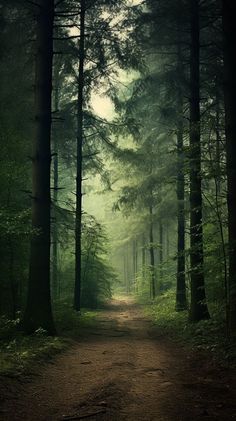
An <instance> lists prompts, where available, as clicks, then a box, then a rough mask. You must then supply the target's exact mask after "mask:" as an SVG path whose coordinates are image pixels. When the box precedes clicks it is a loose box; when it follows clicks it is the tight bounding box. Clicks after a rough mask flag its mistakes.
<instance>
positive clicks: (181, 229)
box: [176, 45, 187, 311]
mask: <svg viewBox="0 0 236 421" xmlns="http://www.w3.org/2000/svg"><path fill="white" fill-rule="evenodd" d="M178 61H179V63H178V73H179V74H181V73H182V72H183V65H182V56H181V46H180V45H179V46H178ZM177 109H178V121H177V160H178V162H177V166H178V167H177V170H178V173H177V201H178V204H177V205H178V211H177V212H178V255H177V285H176V311H183V310H186V308H187V299H186V281H185V204H184V199H185V179H184V152H183V147H184V123H183V113H184V111H183V94H182V89H181V87H178V93H177Z"/></svg>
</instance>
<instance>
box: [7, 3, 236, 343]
mask: <svg viewBox="0 0 236 421" xmlns="http://www.w3.org/2000/svg"><path fill="white" fill-rule="evenodd" d="M0 3H1V4H0V22H1V33H0V80H1V90H0V127H1V128H0V142H1V156H0V160H1V163H0V178H1V191H0V203H1V205H0V212H1V218H0V233H1V239H0V249H1V263H0V264H1V270H0V314H1V331H2V332H6V331H7V329H8V328H9V326H11V327H12V326H13V325H14V326H16V325H17V326H19V327H20V329H21V330H23V331H24V332H26V333H33V332H35V331H38V330H39V329H42V330H43V331H46V332H48V333H49V334H55V333H56V327H55V323H54V314H56V313H57V311H58V309H62V308H63V311H65V312H66V311H68V312H69V311H70V310H69V309H71V308H72V307H73V308H74V310H75V311H76V312H80V311H81V309H84V308H90V309H91V308H99V307H100V306H101V305H102V304H103V303H104V302H105V301H106V300H107V299H109V298H111V296H112V294H113V293H114V292H116V293H117V292H118V293H126V294H136V296H137V297H138V298H139V300H142V301H150V300H151V301H152V302H154V304H155V303H156V302H157V301H158V299H159V298H160V297H167V298H166V299H170V300H171V301H170V302H171V306H170V308H169V311H170V312H171V314H172V315H175V314H176V313H179V312H183V313H182V314H184V315H185V316H184V317H185V320H188V323H191V322H199V321H202V320H208V319H210V318H211V320H213V321H214V323H215V325H214V326H216V329H219V328H220V329H221V331H222V332H223V336H222V337H225V338H227V340H229V339H230V340H231V341H232V342H233V339H234V338H235V335H236V219H235V215H236V146H235V145H236V126H235V124H236V123H235V121H236V120H235V110H236V82H235V71H236V60H235V56H236V54H235V41H236V31H235V24H234V16H235V12H236V10H235V9H236V6H235V4H234V3H233V1H230V0H222V1H220V0H209V1H204V0H202V1H199V0H188V1H187V0H165V1H164V0H158V1H157V0H155V1H152V0H145V1H134V0H133V1H132V0H117V1H114V0H81V1H75V0H55V1H53V0H47V1H46V0H35V1H28V0H18V1H14V0H10V1H9V0H8V1H4V0H1V2H0ZM61 311H62V310H61ZM176 317H177V315H176Z"/></svg>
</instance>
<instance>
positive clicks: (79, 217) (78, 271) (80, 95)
mask: <svg viewBox="0 0 236 421" xmlns="http://www.w3.org/2000/svg"><path fill="white" fill-rule="evenodd" d="M84 60H85V0H81V3H80V38H79V75H78V108H77V174H76V210H75V292H74V308H75V310H77V311H79V310H80V296H81V250H82V248H81V234H82V233H81V231H82V171H83V168H82V164H83V157H82V153H83V104H84Z"/></svg>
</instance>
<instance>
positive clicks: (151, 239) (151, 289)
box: [149, 205, 156, 298]
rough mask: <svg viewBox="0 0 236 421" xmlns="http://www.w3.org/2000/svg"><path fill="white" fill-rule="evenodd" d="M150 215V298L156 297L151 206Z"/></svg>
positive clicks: (150, 208)
mask: <svg viewBox="0 0 236 421" xmlns="http://www.w3.org/2000/svg"><path fill="white" fill-rule="evenodd" d="M149 213H150V231H149V241H150V246H149V252H150V267H151V285H150V292H151V298H155V297H156V280H155V257H154V248H153V218H152V216H153V209H152V205H151V206H150V207H149Z"/></svg>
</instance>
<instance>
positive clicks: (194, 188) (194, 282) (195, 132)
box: [189, 0, 209, 322]
mask: <svg viewBox="0 0 236 421" xmlns="http://www.w3.org/2000/svg"><path fill="white" fill-rule="evenodd" d="M190 7H191V57H190V90H191V94H190V262H191V305H190V314H189V317H190V320H191V321H196V322H197V321H199V320H202V319H208V318H209V313H208V308H207V303H206V294H205V281H204V266H203V265H204V261H203V228H202V186H201V135H200V69H199V64H200V61H199V55H200V25H199V0H191V4H190Z"/></svg>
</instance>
